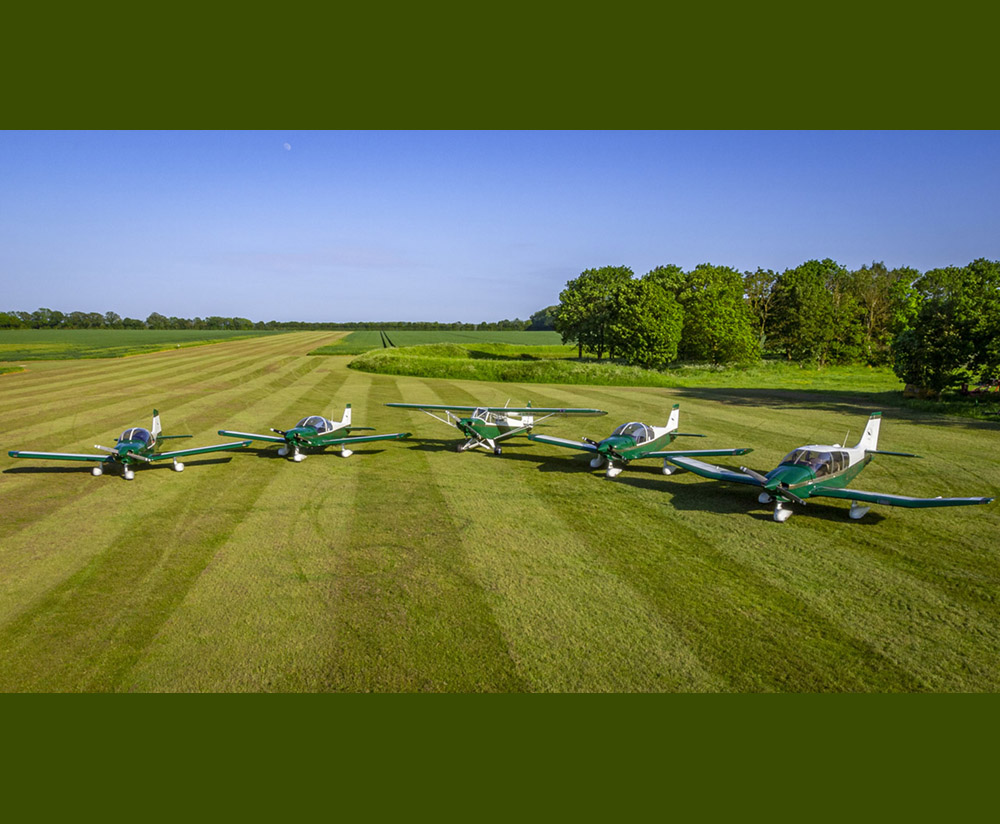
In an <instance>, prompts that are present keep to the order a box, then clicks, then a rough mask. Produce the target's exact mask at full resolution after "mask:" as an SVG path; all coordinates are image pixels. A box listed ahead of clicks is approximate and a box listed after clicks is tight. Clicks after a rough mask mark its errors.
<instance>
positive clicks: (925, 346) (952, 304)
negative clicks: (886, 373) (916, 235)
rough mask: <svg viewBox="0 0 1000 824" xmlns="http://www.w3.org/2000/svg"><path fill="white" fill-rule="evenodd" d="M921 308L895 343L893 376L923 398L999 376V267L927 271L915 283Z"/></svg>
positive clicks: (979, 263)
mask: <svg viewBox="0 0 1000 824" xmlns="http://www.w3.org/2000/svg"><path fill="white" fill-rule="evenodd" d="M913 288H914V290H915V292H916V293H917V297H918V301H919V306H918V308H917V311H916V313H915V314H914V316H913V318H912V321H911V323H910V325H909V326H907V328H906V329H904V330H903V331H902V332H901V333H900V334H899V335H898V336H897V337H896V339H895V340H894V341H893V371H894V372H895V373H896V375H897V376H898V377H899V378H900V380H902V381H905V382H906V383H907V384H912V385H914V386H915V387H917V388H918V389H919V390H921V391H922V392H923V393H926V394H930V395H937V394H940V392H941V391H942V390H944V389H947V388H948V387H950V386H954V385H956V384H958V383H961V382H962V381H968V380H972V379H979V380H989V379H995V378H996V377H997V375H998V373H1000V343H998V338H1000V262H998V261H989V260H985V259H982V258H980V259H978V260H975V261H973V262H972V263H970V264H969V265H968V266H964V267H955V266H949V267H945V268H942V269H932V270H930V271H928V272H925V273H924V274H923V276H921V277H920V278H918V279H917V281H916V282H915V283H914V284H913Z"/></svg>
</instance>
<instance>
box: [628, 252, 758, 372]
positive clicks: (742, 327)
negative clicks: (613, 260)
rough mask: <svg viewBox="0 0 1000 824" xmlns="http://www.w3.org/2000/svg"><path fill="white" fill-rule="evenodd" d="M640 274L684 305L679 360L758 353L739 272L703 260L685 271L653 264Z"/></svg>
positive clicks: (740, 358) (738, 359) (730, 359)
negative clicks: (643, 274) (652, 266)
mask: <svg viewBox="0 0 1000 824" xmlns="http://www.w3.org/2000/svg"><path fill="white" fill-rule="evenodd" d="M643 280H645V281H648V282H649V283H650V284H654V285H656V286H658V287H659V288H661V289H663V290H664V291H666V292H667V293H668V294H671V295H672V296H673V297H674V299H675V300H676V301H677V303H678V304H679V305H680V307H681V309H682V310H683V317H684V326H683V331H682V332H681V339H680V344H679V347H678V356H679V357H681V358H683V359H684V360H693V361H701V362H705V361H707V362H710V363H716V364H722V363H749V362H751V361H754V360H757V359H758V358H759V357H760V344H759V335H758V333H757V332H756V330H755V328H754V324H753V319H752V316H751V313H750V310H749V308H748V307H747V304H746V301H745V300H744V297H743V276H742V275H740V273H739V272H737V271H736V270H735V269H730V268H729V267H728V266H713V265H712V264H710V263H702V264H699V265H698V266H696V267H695V268H694V269H693V270H692V271H690V272H683V271H682V270H681V269H680V268H679V267H677V266H658V267H657V268H656V269H653V270H652V271H650V272H648V273H647V274H646V275H645V276H644V277H643Z"/></svg>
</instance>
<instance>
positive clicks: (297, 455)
mask: <svg viewBox="0 0 1000 824" xmlns="http://www.w3.org/2000/svg"><path fill="white" fill-rule="evenodd" d="M305 459H306V456H305V455H303V454H302V453H301V452H296V453H295V454H294V455H292V460H293V461H295V463H302V461H304V460H305Z"/></svg>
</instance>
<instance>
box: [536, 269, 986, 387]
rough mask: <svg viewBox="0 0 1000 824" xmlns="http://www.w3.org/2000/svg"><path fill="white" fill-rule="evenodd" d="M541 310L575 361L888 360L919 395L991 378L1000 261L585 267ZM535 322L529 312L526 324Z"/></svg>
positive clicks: (878, 362)
mask: <svg viewBox="0 0 1000 824" xmlns="http://www.w3.org/2000/svg"><path fill="white" fill-rule="evenodd" d="M543 313H544V315H545V316H546V317H549V318H551V319H552V321H553V325H554V328H555V329H556V330H557V331H558V332H560V334H561V335H562V339H563V342H564V343H574V344H576V345H577V347H578V354H579V355H580V356H581V357H583V355H584V354H585V353H586V354H589V355H594V356H596V357H597V358H598V359H601V358H603V357H605V356H607V357H608V358H610V359H612V360H616V361H620V362H622V363H626V364H631V365H637V366H643V367H646V368H655V369H660V368H663V367H665V366H666V365H668V364H670V363H673V362H676V361H688V362H699V363H713V364H730V365H741V364H749V363H753V362H755V361H757V360H759V359H760V358H762V357H765V356H770V357H784V358H786V359H788V360H791V361H797V362H807V363H813V364H816V365H818V366H821V367H822V366H826V365H828V364H869V365H872V366H883V365H889V366H891V367H892V368H893V370H894V372H895V374H896V375H897V376H898V377H899V378H900V379H901V380H903V381H904V382H906V383H907V384H913V385H914V386H915V387H918V388H920V389H921V390H923V391H924V392H925V393H926V394H928V395H936V394H939V393H940V392H941V390H943V389H945V388H947V387H950V386H954V385H957V384H959V383H961V382H963V381H994V380H997V378H998V377H1000V261H990V260H985V259H978V260H975V261H973V262H971V263H969V264H968V265H967V266H962V267H957V266H950V267H945V268H942V269H932V270H930V271H927V272H924V273H921V272H919V271H917V270H916V269H912V268H909V267H899V268H894V269H889V268H888V267H887V266H886V265H885V264H884V263H882V262H873V263H872V264H871V265H870V266H868V265H865V266H862V267H861V268H860V269H857V270H854V271H851V270H849V269H847V268H846V267H844V266H842V265H841V264H839V263H837V262H836V261H833V260H830V259H825V260H809V261H806V262H805V263H803V264H801V265H799V266H796V267H795V268H793V269H786V270H785V271H783V272H780V273H778V272H775V271H772V270H770V269H760V268H758V269H756V270H755V271H753V272H749V271H747V272H742V273H741V272H738V271H737V270H735V269H732V268H730V267H727V266H715V265H712V264H709V263H704V264H700V265H698V266H696V267H694V269H692V270H691V271H688V272H685V271H684V270H683V269H681V267H679V266H673V265H671V266H658V267H656V268H655V269H653V270H651V271H649V272H647V273H646V274H645V275H643V276H642V277H641V278H636V277H635V274H634V273H633V272H632V270H631V269H630V268H628V267H627V266H604V267H601V268H598V269H587V270H586V271H584V272H582V273H581V274H580V275H579V276H578V277H576V278H574V279H573V280H570V281H568V282H567V283H566V288H565V289H563V291H562V292H561V293H560V295H559V303H558V304H557V305H555V306H550V307H548V308H547V309H545V310H542V312H541V313H536V315H538V316H541V315H542V314H543ZM535 317H536V316H535V315H533V316H532V318H533V319H534V318H535Z"/></svg>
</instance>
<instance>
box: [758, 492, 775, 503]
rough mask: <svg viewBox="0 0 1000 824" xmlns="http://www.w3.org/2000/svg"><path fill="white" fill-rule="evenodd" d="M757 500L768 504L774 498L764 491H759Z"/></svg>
mask: <svg viewBox="0 0 1000 824" xmlns="http://www.w3.org/2000/svg"><path fill="white" fill-rule="evenodd" d="M757 500H758V501H760V503H762V504H769V503H771V501H773V500H774V498H772V497H771V496H770V495H768V494H767V493H766V492H761V493H760V495H758V496H757Z"/></svg>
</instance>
